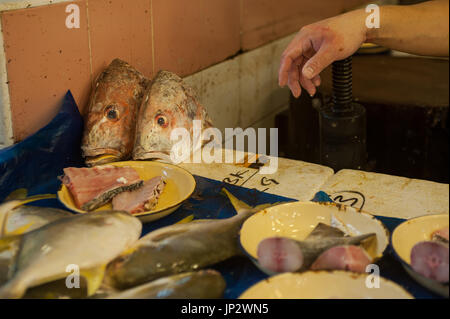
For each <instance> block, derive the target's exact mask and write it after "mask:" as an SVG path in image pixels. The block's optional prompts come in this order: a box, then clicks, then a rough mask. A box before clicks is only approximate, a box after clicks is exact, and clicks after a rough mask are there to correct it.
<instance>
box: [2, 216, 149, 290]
mask: <svg viewBox="0 0 450 319" xmlns="http://www.w3.org/2000/svg"><path fill="white" fill-rule="evenodd" d="M141 230H142V224H141V222H140V221H139V219H137V218H135V217H133V216H131V215H130V214H128V213H125V212H114V211H112V212H111V211H102V212H98V213H90V214H84V215H76V216H73V217H71V218H64V219H60V220H58V221H56V222H53V223H51V224H48V225H46V226H44V227H41V228H39V229H37V230H34V231H32V232H30V233H26V234H24V235H20V236H12V237H4V238H2V239H0V252H1V251H2V250H5V249H10V250H15V257H14V262H13V263H12V265H11V266H10V272H9V275H8V279H9V281H8V282H7V283H6V284H5V285H3V286H2V287H0V298H20V297H22V296H23V295H24V294H25V292H26V291H27V289H28V288H31V287H35V286H39V285H43V284H45V283H49V282H53V281H56V280H59V279H63V278H66V277H67V276H69V275H70V273H68V271H72V272H75V271H76V270H79V274H80V276H81V277H83V278H84V279H85V280H86V282H87V289H88V295H89V296H90V295H92V294H94V293H95V291H96V290H97V289H98V287H99V286H100V284H101V283H102V280H103V275H104V269H105V267H106V265H107V264H108V263H109V262H110V261H112V260H113V259H114V258H116V257H117V256H118V255H120V253H121V252H123V251H124V250H126V249H128V248H129V247H130V246H131V245H132V244H133V243H135V242H136V241H137V240H138V238H139V236H140V234H141ZM69 266H71V267H72V268H68V267H69ZM75 266H76V267H75ZM73 267H75V268H73ZM68 269H71V270H68Z"/></svg>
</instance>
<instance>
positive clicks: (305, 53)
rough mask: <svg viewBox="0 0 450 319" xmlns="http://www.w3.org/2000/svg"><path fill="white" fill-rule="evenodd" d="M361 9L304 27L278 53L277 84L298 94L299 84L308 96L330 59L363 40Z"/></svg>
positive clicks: (342, 56)
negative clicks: (282, 51)
mask: <svg viewBox="0 0 450 319" xmlns="http://www.w3.org/2000/svg"><path fill="white" fill-rule="evenodd" d="M365 21H366V15H365V11H364V10H356V11H352V12H349V13H346V14H343V15H340V16H337V17H333V18H330V19H327V20H323V21H319V22H317V23H314V24H311V25H308V26H305V27H303V28H302V29H301V30H300V32H299V33H298V34H297V35H296V36H295V38H294V39H293V40H292V41H291V43H290V44H289V46H288V47H287V49H286V50H285V51H284V53H283V55H282V57H281V65H280V70H279V85H280V86H282V87H283V86H285V85H286V84H287V85H288V86H289V88H290V89H291V91H292V94H293V95H294V96H295V97H296V98H298V97H299V96H300V95H301V93H302V87H303V88H304V89H305V90H306V91H308V93H309V94H310V95H311V96H314V95H315V94H316V91H317V88H316V87H318V86H320V84H321V78H320V73H321V72H322V71H323V70H324V69H325V68H326V67H327V66H329V65H330V64H331V63H333V62H334V61H338V60H343V59H345V58H347V57H349V56H351V55H352V54H353V53H355V52H356V51H357V50H358V49H359V48H360V47H361V45H362V44H363V43H364V42H365V41H366V32H367V28H366V25H365Z"/></svg>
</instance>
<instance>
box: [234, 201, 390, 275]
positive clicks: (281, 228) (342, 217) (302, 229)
mask: <svg viewBox="0 0 450 319" xmlns="http://www.w3.org/2000/svg"><path fill="white" fill-rule="evenodd" d="M333 217H334V219H333ZM332 220H339V221H340V222H341V223H342V224H343V225H344V226H345V228H346V229H345V230H346V231H347V232H349V233H350V235H361V234H368V233H375V234H376V235H377V241H376V247H374V249H373V251H369V254H370V255H371V256H372V257H373V259H374V260H377V259H379V258H381V257H382V256H383V253H384V251H385V250H386V248H387V246H388V244H389V232H388V230H387V229H386V227H385V226H384V225H383V223H382V222H381V221H379V220H378V219H376V218H375V217H374V216H372V215H369V214H366V213H362V212H359V211H357V210H355V209H354V208H351V207H346V206H343V205H336V204H332V203H330V204H318V203H312V202H295V203H288V204H283V205H279V206H275V207H271V208H269V209H265V210H263V211H262V212H259V213H257V214H255V215H254V216H252V217H250V218H249V219H248V220H247V221H246V222H245V223H244V225H243V227H242V230H241V236H240V241H241V242H240V243H241V246H242V248H243V249H244V250H245V251H246V252H247V254H248V255H249V256H250V257H251V259H252V260H253V262H254V263H255V264H256V265H257V266H258V267H260V266H259V264H258V263H257V262H256V261H257V251H258V245H259V243H260V242H261V241H263V240H264V239H266V238H271V237H286V238H291V239H295V240H304V239H305V238H306V237H307V236H308V235H309V234H310V233H311V232H312V231H313V230H314V228H315V227H316V226H317V225H318V224H319V223H323V224H327V225H330V226H336V224H333V223H332ZM261 270H262V271H264V272H266V273H267V274H268V275H272V274H271V273H269V272H267V270H264V269H261Z"/></svg>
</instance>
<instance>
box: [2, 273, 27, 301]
mask: <svg viewBox="0 0 450 319" xmlns="http://www.w3.org/2000/svg"><path fill="white" fill-rule="evenodd" d="M27 289H28V286H27V284H26V282H24V281H23V280H21V277H20V276H18V277H15V278H14V279H12V280H10V281H8V282H7V283H6V284H4V285H3V286H1V287H0V299H20V298H22V297H23V295H25V293H26V291H27Z"/></svg>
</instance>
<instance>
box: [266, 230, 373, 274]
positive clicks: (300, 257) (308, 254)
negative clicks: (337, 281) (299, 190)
mask: <svg viewBox="0 0 450 319" xmlns="http://www.w3.org/2000/svg"><path fill="white" fill-rule="evenodd" d="M375 241H376V234H375V233H371V234H365V235H361V236H355V237H349V236H346V235H345V233H344V232H342V231H340V230H339V229H337V228H334V227H331V226H328V225H325V224H319V225H318V226H317V227H316V228H315V229H314V231H313V232H312V233H311V234H310V235H309V236H308V237H307V238H306V239H305V240H303V241H297V240H293V239H289V238H282V237H273V238H267V239H265V240H263V241H262V242H261V243H260V244H259V245H258V263H259V264H260V265H261V267H262V268H264V269H266V270H268V271H270V272H273V273H283V272H301V271H306V270H308V269H310V267H311V266H312V265H313V263H314V262H315V261H316V260H317V258H319V257H320V256H321V255H322V254H323V253H325V252H327V251H328V250H329V249H331V248H333V247H339V246H356V245H361V246H363V247H364V248H369V247H370V246H372V245H373V244H374V243H375ZM338 252H339V253H341V254H346V253H347V251H346V250H339V251H338ZM329 256H330V255H329V254H327V257H328V260H327V263H329V264H330V263H331V262H330V260H329V259H330V258H329ZM332 256H333V257H334V258H337V259H338V258H340V257H341V256H340V255H338V254H333V255H332ZM366 256H367V255H366V254H364V255H363V257H364V258H367V257H366Z"/></svg>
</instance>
